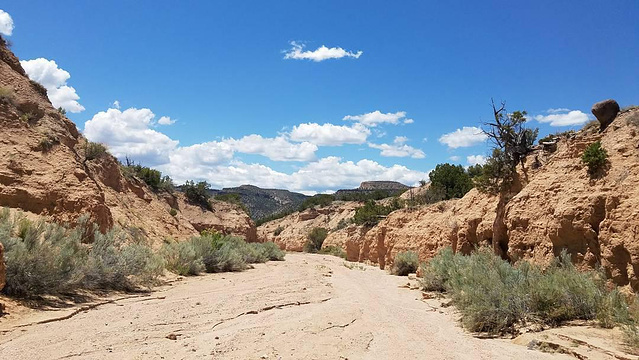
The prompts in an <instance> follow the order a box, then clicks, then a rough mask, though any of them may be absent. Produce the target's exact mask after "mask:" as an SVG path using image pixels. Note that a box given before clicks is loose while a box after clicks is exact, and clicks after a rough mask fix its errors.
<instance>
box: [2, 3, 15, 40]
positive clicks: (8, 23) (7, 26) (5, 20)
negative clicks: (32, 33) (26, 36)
mask: <svg viewBox="0 0 639 360" xmlns="http://www.w3.org/2000/svg"><path fill="white" fill-rule="evenodd" d="M0 34H2V35H6V36H11V34H13V19H12V18H11V15H9V13H8V12H6V11H4V10H1V9H0Z"/></svg>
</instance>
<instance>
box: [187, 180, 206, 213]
mask: <svg viewBox="0 0 639 360" xmlns="http://www.w3.org/2000/svg"><path fill="white" fill-rule="evenodd" d="M210 188H211V185H209V184H208V183H207V182H206V181H200V182H198V183H197V184H196V183H195V182H193V181H187V182H186V183H185V184H184V185H182V191H184V195H186V198H187V199H188V200H189V201H190V202H191V203H193V204H195V205H199V206H202V207H203V208H205V209H208V210H211V203H210V202H209V198H210V197H211V195H209V189H210Z"/></svg>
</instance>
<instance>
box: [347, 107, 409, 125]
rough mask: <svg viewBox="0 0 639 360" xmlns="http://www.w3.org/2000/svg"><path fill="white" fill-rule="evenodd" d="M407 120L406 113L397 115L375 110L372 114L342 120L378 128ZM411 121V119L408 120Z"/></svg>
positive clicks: (348, 116)
mask: <svg viewBox="0 0 639 360" xmlns="http://www.w3.org/2000/svg"><path fill="white" fill-rule="evenodd" d="M405 118H406V111H398V112H396V113H386V114H384V113H382V112H381V111H379V110H375V111H373V112H370V113H366V114H362V115H346V116H344V118H343V119H342V120H351V121H357V122H359V123H360V124H363V125H366V126H370V127H373V126H377V125H379V124H393V125H397V124H399V122H400V121H402V119H405ZM408 120H410V119H408Z"/></svg>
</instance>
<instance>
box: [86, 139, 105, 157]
mask: <svg viewBox="0 0 639 360" xmlns="http://www.w3.org/2000/svg"><path fill="white" fill-rule="evenodd" d="M106 154H108V151H107V148H106V146H104V145H102V144H100V143H96V142H92V141H88V142H87V144H86V147H85V148H84V158H85V159H87V160H94V159H99V158H101V157H103V156H105V155H106Z"/></svg>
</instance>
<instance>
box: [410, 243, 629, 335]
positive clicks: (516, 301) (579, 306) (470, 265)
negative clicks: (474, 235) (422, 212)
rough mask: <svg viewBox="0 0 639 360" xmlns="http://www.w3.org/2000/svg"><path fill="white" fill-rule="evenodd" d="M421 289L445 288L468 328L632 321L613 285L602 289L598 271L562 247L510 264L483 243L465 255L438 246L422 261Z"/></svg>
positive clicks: (491, 330) (495, 331) (493, 329)
mask: <svg viewBox="0 0 639 360" xmlns="http://www.w3.org/2000/svg"><path fill="white" fill-rule="evenodd" d="M422 284H423V287H424V290H427V291H445V292H447V293H448V294H449V295H450V296H451V298H452V301H453V304H454V305H455V306H456V307H457V308H458V310H459V311H460V313H461V315H462V318H461V322H462V325H463V326H464V327H465V328H467V329H468V330H470V331H475V332H488V333H493V334H499V333H507V332H515V331H516V327H517V326H521V325H525V324H530V323H543V324H547V325H553V326H556V325H559V324H561V323H563V322H565V321H569V320H575V319H581V320H596V321H597V322H598V323H599V324H600V325H601V326H604V327H612V326H613V325H615V324H620V325H623V326H624V327H625V328H626V329H627V331H626V332H627V333H628V334H631V333H632V331H633V329H634V326H635V324H636V322H637V318H635V317H634V316H632V314H631V309H630V307H629V305H628V303H627V302H626V301H625V300H624V299H623V297H622V296H621V295H620V294H619V292H618V291H617V290H612V291H611V290H608V289H607V287H606V285H605V278H604V276H603V274H602V273H601V272H596V271H586V272H581V271H578V270H577V269H576V268H575V266H574V265H573V264H572V262H571V260H570V257H569V256H568V255H567V254H566V253H563V254H562V255H561V256H560V257H559V258H556V259H555V260H554V261H553V263H552V264H550V266H548V267H547V268H545V269H544V268H542V267H540V266H538V265H535V264H531V263H529V262H526V261H522V262H520V263H518V264H517V265H511V264H510V263H508V262H507V261H505V260H503V259H501V258H500V257H499V256H496V255H495V254H494V253H493V252H492V251H491V250H489V249H480V250H478V251H476V252H474V253H472V254H471V255H469V256H464V255H460V254H453V251H452V250H451V249H450V248H446V249H443V250H442V251H441V252H440V253H439V254H438V255H437V256H435V257H434V258H433V259H431V260H430V261H429V262H428V263H427V264H425V265H423V267H422Z"/></svg>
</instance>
